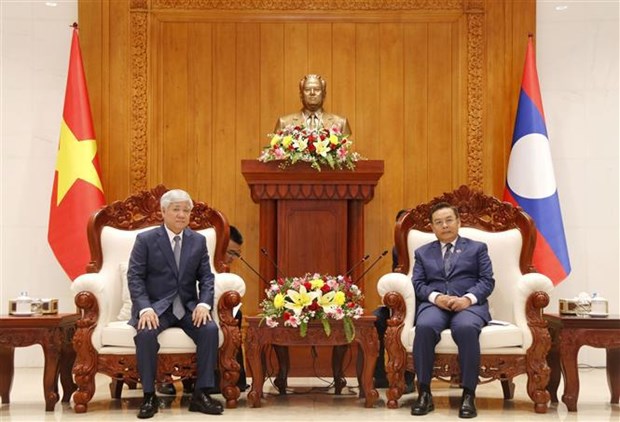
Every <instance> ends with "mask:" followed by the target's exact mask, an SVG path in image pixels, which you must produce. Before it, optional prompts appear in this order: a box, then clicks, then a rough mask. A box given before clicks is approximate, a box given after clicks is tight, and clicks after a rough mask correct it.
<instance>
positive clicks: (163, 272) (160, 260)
mask: <svg viewBox="0 0 620 422" xmlns="http://www.w3.org/2000/svg"><path fill="white" fill-rule="evenodd" d="M127 280H128V283H129V294H130V295H131V302H132V307H131V319H130V320H129V324H130V325H133V326H136V325H137V323H138V320H139V319H140V316H139V313H140V310H142V309H144V308H149V307H151V308H153V309H154V310H155V313H157V315H161V314H162V313H163V312H164V311H165V310H166V309H168V307H169V306H170V305H171V304H172V301H173V300H174V298H175V296H176V295H177V294H178V295H179V297H180V298H181V302H182V303H183V305H184V306H185V310H186V311H187V312H193V311H194V309H195V308H196V305H197V304H198V303H206V304H207V305H209V306H210V307H211V308H213V283H214V280H215V276H214V275H213V273H212V272H211V265H210V264H209V254H208V251H207V242H206V239H205V237H204V236H203V235H201V234H200V233H196V232H194V231H193V230H191V229H188V228H186V229H185V230H184V231H183V240H182V242H181V260H180V262H179V269H178V270H177V265H176V262H175V260H174V253H173V252H172V245H171V244H170V238H169V237H168V233H167V232H166V229H165V228H164V226H163V225H161V226H159V227H157V228H155V229H153V230H149V231H146V232H143V233H140V234H138V236H137V237H136V242H135V244H134V246H133V250H132V251H131V257H130V259H129V268H128V270H127ZM196 282H198V291H196Z"/></svg>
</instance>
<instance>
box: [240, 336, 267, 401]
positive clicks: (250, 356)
mask: <svg viewBox="0 0 620 422" xmlns="http://www.w3.org/2000/svg"><path fill="white" fill-rule="evenodd" d="M245 342H246V343H245V350H246V359H247V362H248V367H249V368H248V369H249V372H250V374H252V386H251V388H250V391H249V392H248V396H247V397H248V404H249V405H250V407H260V406H261V403H260V400H261V398H262V397H263V384H264V382H265V372H264V366H263V357H264V347H263V346H262V345H261V344H260V343H259V336H258V328H257V327H252V326H250V327H248V330H247V333H246V338H245Z"/></svg>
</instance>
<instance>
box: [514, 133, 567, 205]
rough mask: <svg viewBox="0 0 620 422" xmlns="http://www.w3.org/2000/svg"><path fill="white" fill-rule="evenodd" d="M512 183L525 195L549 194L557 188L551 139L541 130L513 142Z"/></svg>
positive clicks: (544, 196)
mask: <svg viewBox="0 0 620 422" xmlns="http://www.w3.org/2000/svg"><path fill="white" fill-rule="evenodd" d="M506 179H507V181H508V186H510V189H512V191H513V192H514V193H516V194H517V195H519V196H521V197H523V198H529V199H538V198H547V197H549V196H551V195H553V194H554V193H555V191H556V183H555V176H554V174H553V162H552V160H551V149H550V148H549V140H548V139H547V137H546V136H545V135H542V134H540V133H530V134H527V135H525V136H523V137H521V138H520V139H519V140H518V141H517V142H515V144H514V145H513V146H512V151H511V152H510V161H509V162H508V176H507V178H506Z"/></svg>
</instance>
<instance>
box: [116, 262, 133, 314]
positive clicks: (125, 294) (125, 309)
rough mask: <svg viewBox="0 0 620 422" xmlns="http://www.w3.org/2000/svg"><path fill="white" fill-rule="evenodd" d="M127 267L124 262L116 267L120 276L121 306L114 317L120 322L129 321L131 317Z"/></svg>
mask: <svg viewBox="0 0 620 422" xmlns="http://www.w3.org/2000/svg"><path fill="white" fill-rule="evenodd" d="M127 267H128V265H127V263H126V262H121V263H120V264H119V265H118V271H119V273H120V276H121V288H122V289H123V291H122V293H121V298H122V300H123V304H122V305H121V310H120V311H119V312H118V316H117V317H116V319H118V320H120V321H129V318H130V317H131V296H130V295H129V283H128V282H127Z"/></svg>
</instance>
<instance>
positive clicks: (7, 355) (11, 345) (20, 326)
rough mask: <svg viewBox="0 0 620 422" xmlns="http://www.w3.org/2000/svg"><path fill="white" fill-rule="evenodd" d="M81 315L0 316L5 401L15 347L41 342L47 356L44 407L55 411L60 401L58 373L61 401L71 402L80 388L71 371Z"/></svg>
mask: <svg viewBox="0 0 620 422" xmlns="http://www.w3.org/2000/svg"><path fill="white" fill-rule="evenodd" d="M78 318H79V315H78V314H55V315H43V316H24V317H17V316H10V315H0V362H2V365H0V396H1V397H2V403H10V397H9V395H10V393H11V385H12V384H13V374H14V369H15V368H14V366H13V365H14V362H13V357H14V352H15V348H16V347H26V346H32V345H33V344H40V345H41V347H42V348H43V354H44V356H45V367H44V369H43V393H44V396H45V410H46V411H48V412H52V411H53V410H54V406H55V405H56V403H57V402H58V397H59V396H58V375H59V374H60V382H61V384H62V391H63V396H62V401H63V402H65V403H66V402H69V400H70V399H71V394H73V392H74V391H75V390H76V389H77V386H76V385H75V384H74V382H73V377H72V375H71V370H72V368H73V362H74V360H75V351H74V350H73V345H72V342H71V340H72V338H73V333H74V331H75V323H76V321H77V320H78Z"/></svg>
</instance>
